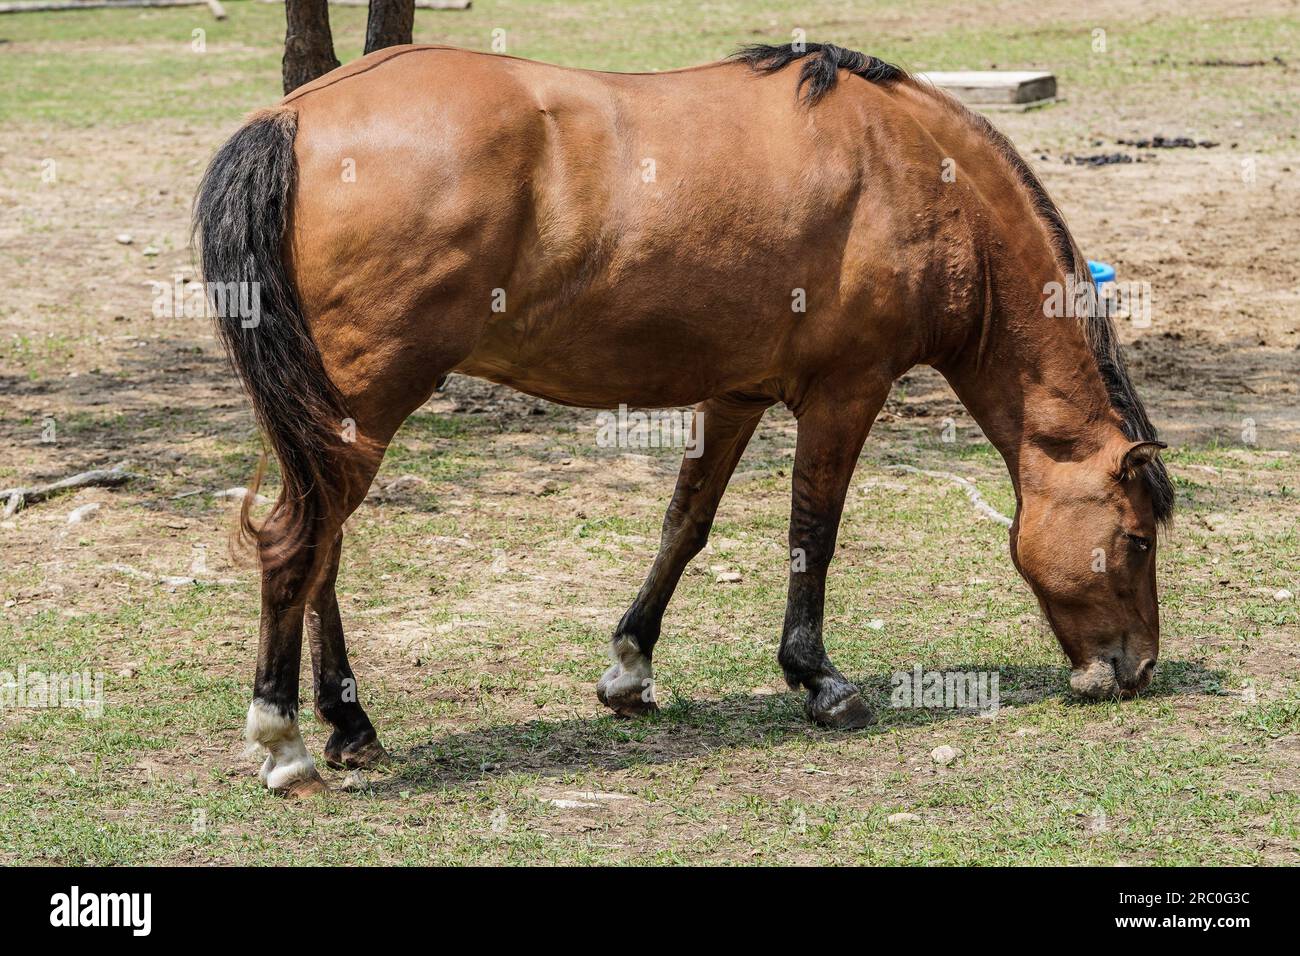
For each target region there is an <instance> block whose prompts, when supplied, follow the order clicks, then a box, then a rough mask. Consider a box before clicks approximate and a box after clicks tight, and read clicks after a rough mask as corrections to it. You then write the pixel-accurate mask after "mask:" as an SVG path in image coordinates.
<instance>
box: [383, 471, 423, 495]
mask: <svg viewBox="0 0 1300 956" xmlns="http://www.w3.org/2000/svg"><path fill="white" fill-rule="evenodd" d="M425 484H426V482H425V480H424V479H423V478H421V477H420V476H419V475H398V476H397V477H396V478H394V479H393V480H392V481H390V482H389V483H388V487H387V488H385V489H384V491H388V492H393V493H400V492H403V491H414V490H415V489H416V488H423V487H424V485H425Z"/></svg>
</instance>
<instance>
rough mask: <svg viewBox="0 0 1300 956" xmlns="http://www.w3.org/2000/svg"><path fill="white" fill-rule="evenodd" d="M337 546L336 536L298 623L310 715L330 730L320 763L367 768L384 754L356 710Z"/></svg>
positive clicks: (362, 712) (357, 702)
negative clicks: (305, 654)
mask: <svg viewBox="0 0 1300 956" xmlns="http://www.w3.org/2000/svg"><path fill="white" fill-rule="evenodd" d="M342 547H343V535H342V534H341V533H340V534H339V535H337V536H336V537H335V539H334V546H333V551H332V553H331V555H330V557H329V559H328V564H327V565H326V568H325V573H324V577H323V578H322V580H321V583H320V587H319V589H318V590H317V591H316V593H315V595H314V596H313V597H312V598H311V599H310V600H309V601H308V602H307V612H306V615H305V616H304V618H303V624H304V626H305V627H306V629H307V645H308V646H309V647H310V648H311V666H312V683H313V685H314V688H313V689H314V691H315V698H316V708H315V709H316V716H317V717H318V718H319V719H320V720H321V721H322V722H323V723H325V724H327V725H329V726H330V727H331V728H332V733H331V734H330V738H329V740H328V741H326V743H325V762H326V763H327V764H328V765H329V766H331V767H334V768H335V769H339V768H343V767H347V768H358V767H373V766H378V765H381V764H383V763H386V762H387V760H388V754H387V752H386V751H385V750H384V748H383V746H382V745H381V744H380V743H379V738H378V736H377V735H376V733H375V728H374V725H373V724H371V723H370V718H369V717H368V716H366V712H365V710H363V709H362V707H361V701H360V696H359V693H358V689H357V679H356V676H355V675H354V674H353V673H352V666H351V664H349V663H348V647H347V642H346V641H345V640H344V637H343V620H342V618H341V617H340V616H339V602H338V596H337V594H336V593H335V590H334V585H335V580H336V578H337V577H338V571H339V557H340V555H341V552H342Z"/></svg>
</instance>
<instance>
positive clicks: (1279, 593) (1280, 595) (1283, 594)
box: [1273, 588, 1295, 602]
mask: <svg viewBox="0 0 1300 956" xmlns="http://www.w3.org/2000/svg"><path fill="white" fill-rule="evenodd" d="M1293 597H1295V595H1294V594H1292V593H1291V592H1290V591H1288V590H1287V589H1286V588H1279V589H1278V590H1276V591H1274V592H1273V600H1274V601H1279V602H1280V601H1289V600H1291V599H1292V598H1293Z"/></svg>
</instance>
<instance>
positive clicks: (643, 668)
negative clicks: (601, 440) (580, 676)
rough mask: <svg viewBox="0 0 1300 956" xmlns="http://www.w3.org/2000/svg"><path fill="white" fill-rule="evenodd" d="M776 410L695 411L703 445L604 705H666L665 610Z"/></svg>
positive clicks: (604, 683)
mask: <svg viewBox="0 0 1300 956" xmlns="http://www.w3.org/2000/svg"><path fill="white" fill-rule="evenodd" d="M770 405H771V402H769V401H767V400H746V399H738V398H733V397H730V396H725V397H719V398H714V399H710V400H708V401H706V402H702V403H701V404H700V405H698V406H697V407H696V409H695V412H696V414H695V430H696V431H695V444H694V446H693V447H692V448H691V449H688V451H687V453H686V455H685V456H684V457H683V458H682V467H681V471H680V472H679V473H678V476H677V488H676V490H675V491H674V492H673V498H672V501H671V502H670V503H669V505H668V511H667V513H665V515H664V523H663V530H662V533H661V534H660V538H659V552H658V554H656V555H655V560H654V564H653V565H652V566H651V568H650V573H649V575H647V577H646V580H645V583H644V584H643V585H641V590H640V592H639V593H638V594H637V596H636V600H635V601H633V602H632V606H631V607H630V608H628V610H627V613H626V614H624V615H623V619H622V621H620V622H619V625H618V628H617V630H615V632H614V639H613V645H612V648H611V650H612V652H613V657H614V663H613V664H612V665H610V668H609V670H607V671H605V674H604V676H603V677H601V679H600V682H599V683H598V684H597V685H596V696H597V697H599V698H600V702H601V703H602V704H604V705H605V706H607V707H609V708H610V709H611V710H613V711H614V712H615V713H617V714H619V715H620V716H624V717H630V716H634V715H636V714H640V713H645V712H648V711H653V710H655V709H656V708H657V706H658V705H657V704H656V703H655V700H654V692H653V691H654V672H653V669H652V667H651V664H650V657H651V654H652V653H653V652H654V646H655V642H656V641H658V640H659V628H660V625H661V623H662V621H663V616H664V609H665V608H667V606H668V601H669V600H670V599H671V598H672V596H673V591H674V590H675V589H676V587H677V582H678V581H679V580H680V579H681V576H682V571H684V570H685V569H686V565H687V564H688V563H689V562H690V560H691V558H693V557H695V555H697V554H699V552H700V549H701V548H703V547H704V544H705V542H706V541H708V538H709V529H710V528H711V527H712V526H713V516H714V514H716V512H717V510H718V502H719V501H721V500H722V493H723V491H724V490H726V487H727V482H728V481H729V480H730V479H731V473H732V471H734V470H735V467H736V463H737V462H738V461H740V456H741V455H742V454H743V453H744V451H745V446H746V445H747V444H748V443H749V439H750V436H751V435H753V433H754V428H755V427H756V426H757V425H758V422H759V419H761V418H762V417H763V412H764V411H766V410H767V408H768V407H769V406H770Z"/></svg>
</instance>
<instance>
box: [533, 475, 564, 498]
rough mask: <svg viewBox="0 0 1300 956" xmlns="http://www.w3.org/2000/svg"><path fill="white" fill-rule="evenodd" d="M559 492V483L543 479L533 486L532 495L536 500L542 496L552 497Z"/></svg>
mask: <svg viewBox="0 0 1300 956" xmlns="http://www.w3.org/2000/svg"><path fill="white" fill-rule="evenodd" d="M559 490H560V483H559V482H558V481H556V480H555V479H554V478H545V479H543V480H542V481H539V482H538V483H537V484H536V485H534V486H533V494H534V495H536V496H537V497H538V498H541V497H542V496H543V495H553V494H555V492H557V491H559Z"/></svg>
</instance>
